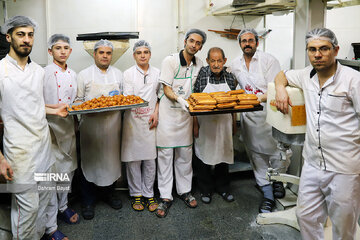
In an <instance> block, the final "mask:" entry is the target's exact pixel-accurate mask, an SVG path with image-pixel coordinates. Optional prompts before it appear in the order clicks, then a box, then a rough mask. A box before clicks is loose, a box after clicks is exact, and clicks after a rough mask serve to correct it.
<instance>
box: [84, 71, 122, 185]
mask: <svg viewBox="0 0 360 240" xmlns="http://www.w3.org/2000/svg"><path fill="white" fill-rule="evenodd" d="M94 71H95V70H94ZM94 76H95V73H94V72H93V75H92V77H93V79H92V83H91V89H90V92H89V94H88V96H86V99H85V100H90V99H93V98H95V97H100V96H101V95H104V96H109V95H111V94H112V93H114V92H117V93H119V91H120V89H119V85H118V84H117V83H110V84H97V83H95V82H94ZM79 127H80V143H81V168H82V171H83V173H84V176H85V178H86V180H88V181H89V182H93V183H95V184H96V185H98V186H109V185H111V184H112V183H114V182H115V181H116V180H117V179H118V178H119V177H120V176H121V162H120V130H121V112H120V111H110V112H104V113H93V114H84V115H82V118H81V121H80V125H79Z"/></svg>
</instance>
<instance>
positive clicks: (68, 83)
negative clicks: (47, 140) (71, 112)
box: [44, 63, 77, 173]
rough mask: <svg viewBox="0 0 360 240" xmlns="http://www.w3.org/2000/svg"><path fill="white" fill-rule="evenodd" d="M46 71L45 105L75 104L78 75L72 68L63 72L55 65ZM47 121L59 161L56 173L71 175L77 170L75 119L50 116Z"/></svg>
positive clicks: (50, 65) (54, 150) (47, 67)
mask: <svg viewBox="0 0 360 240" xmlns="http://www.w3.org/2000/svg"><path fill="white" fill-rule="evenodd" d="M44 69H45V79H44V99H45V104H58V103H66V104H69V105H70V104H71V103H73V101H74V100H75V97H76V91H77V81H76V73H75V72H74V71H73V70H72V69H70V68H67V69H66V70H65V71H64V72H63V71H62V68H61V67H60V66H58V65H56V64H55V63H52V64H49V65H48V66H46V67H45V68H44ZM47 120H48V122H49V126H50V129H51V136H52V147H53V152H54V154H55V157H56V159H57V161H56V162H55V171H56V172H67V173H70V172H72V171H74V170H75V169H76V168H77V157H76V138H75V129H74V118H73V117H72V116H67V117H66V118H62V117H59V116H51V115H49V116H47Z"/></svg>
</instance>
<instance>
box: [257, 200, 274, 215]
mask: <svg viewBox="0 0 360 240" xmlns="http://www.w3.org/2000/svg"><path fill="white" fill-rule="evenodd" d="M274 207H275V201H273V200H271V199H268V198H263V201H262V203H261V205H260V207H259V213H269V212H272V211H273V209H274Z"/></svg>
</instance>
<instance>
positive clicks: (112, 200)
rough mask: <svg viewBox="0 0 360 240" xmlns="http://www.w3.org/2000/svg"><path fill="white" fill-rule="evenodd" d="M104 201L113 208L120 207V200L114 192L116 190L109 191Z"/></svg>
mask: <svg viewBox="0 0 360 240" xmlns="http://www.w3.org/2000/svg"><path fill="white" fill-rule="evenodd" d="M104 201H105V202H106V203H107V204H109V206H110V207H112V208H113V209H120V208H122V202H121V199H120V197H119V196H118V195H117V194H116V192H113V193H110V194H109V195H108V196H107V197H106V198H105V199H104Z"/></svg>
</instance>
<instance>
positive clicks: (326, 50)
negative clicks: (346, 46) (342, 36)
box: [307, 46, 333, 56]
mask: <svg viewBox="0 0 360 240" xmlns="http://www.w3.org/2000/svg"><path fill="white" fill-rule="evenodd" d="M331 49H333V47H327V46H323V47H320V48H315V47H309V48H307V51H308V53H309V54H310V55H315V54H316V52H317V51H319V53H320V54H321V55H323V56H324V55H328V54H329V53H330V50H331Z"/></svg>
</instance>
